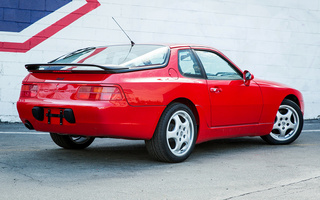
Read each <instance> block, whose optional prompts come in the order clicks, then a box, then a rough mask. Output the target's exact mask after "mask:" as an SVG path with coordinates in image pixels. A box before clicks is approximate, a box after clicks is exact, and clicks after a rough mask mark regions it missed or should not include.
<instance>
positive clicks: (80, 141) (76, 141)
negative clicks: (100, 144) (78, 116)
mask: <svg viewBox="0 0 320 200" xmlns="http://www.w3.org/2000/svg"><path fill="white" fill-rule="evenodd" d="M50 136H51V138H52V140H53V141H54V143H56V144H57V145H58V146H60V147H63V148H65V149H84V148H87V147H88V146H89V145H90V144H91V143H92V142H93V140H94V137H84V136H70V135H60V134H57V133H50Z"/></svg>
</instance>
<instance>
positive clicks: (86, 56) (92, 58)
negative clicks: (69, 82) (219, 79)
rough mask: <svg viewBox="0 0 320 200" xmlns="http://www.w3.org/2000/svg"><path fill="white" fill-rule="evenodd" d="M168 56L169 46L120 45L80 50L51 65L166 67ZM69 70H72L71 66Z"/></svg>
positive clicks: (43, 68) (74, 68) (54, 61)
mask: <svg viewBox="0 0 320 200" xmlns="http://www.w3.org/2000/svg"><path fill="white" fill-rule="evenodd" d="M168 56H169V48H168V47H167V46H162V45H134V46H131V45H118V46H107V47H97V48H95V47H92V48H85V49H80V50H77V51H75V52H72V53H70V54H67V55H64V56H61V57H59V58H57V59H55V60H53V61H51V62H50V64H73V63H77V64H93V65H101V66H112V67H114V68H117V67H119V68H124V67H125V68H135V67H144V66H158V65H164V64H165V63H166V62H167V60H168ZM66 67H67V66H66ZM52 68H54V69H52ZM67 68H70V66H68V67H67ZM76 68H77V66H75V67H73V69H72V70H77V69H76ZM39 70H65V68H63V67H61V66H59V67H57V66H42V67H41V69H39ZM69 70H70V69H69Z"/></svg>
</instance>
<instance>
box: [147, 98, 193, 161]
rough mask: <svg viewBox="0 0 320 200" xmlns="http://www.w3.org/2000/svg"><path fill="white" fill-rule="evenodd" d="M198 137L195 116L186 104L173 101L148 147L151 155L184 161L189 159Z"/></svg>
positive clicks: (159, 158) (163, 159)
mask: <svg viewBox="0 0 320 200" xmlns="http://www.w3.org/2000/svg"><path fill="white" fill-rule="evenodd" d="M196 139H197V124H196V120H195V117H194V115H193V113H192V111H191V110H190V108H189V107H187V106H186V105H184V104H181V103H173V104H171V105H170V106H169V107H168V108H166V110H165V111H164V113H163V114H162V116H161V118H160V120H159V122H158V126H157V129H156V131H155V133H154V135H153V137H152V139H151V140H146V147H147V150H148V152H149V154H150V155H151V156H153V157H154V158H155V159H157V160H160V161H164V162H182V161H184V160H185V159H187V158H188V157H189V156H190V154H191V152H192V150H193V148H194V146H195V142H196Z"/></svg>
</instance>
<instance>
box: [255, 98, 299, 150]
mask: <svg viewBox="0 0 320 200" xmlns="http://www.w3.org/2000/svg"><path fill="white" fill-rule="evenodd" d="M302 127H303V116H302V112H301V110H300V108H299V106H298V105H297V104H296V103H294V102H293V101H291V100H288V99H285V100H283V102H282V103H281V105H280V107H279V110H278V112H277V115H276V118H275V121H274V125H273V129H272V131H271V133H270V134H269V135H265V136H261V138H262V139H263V140H265V141H266V142H268V143H269V144H290V143H292V142H293V141H295V140H296V139H297V138H298V137H299V135H300V133H301V131H302Z"/></svg>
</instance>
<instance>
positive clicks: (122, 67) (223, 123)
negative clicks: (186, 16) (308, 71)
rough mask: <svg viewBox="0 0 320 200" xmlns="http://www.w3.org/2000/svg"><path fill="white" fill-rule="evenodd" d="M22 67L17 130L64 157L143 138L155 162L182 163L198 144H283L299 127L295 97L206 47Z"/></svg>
mask: <svg viewBox="0 0 320 200" xmlns="http://www.w3.org/2000/svg"><path fill="white" fill-rule="evenodd" d="M26 68H27V69H28V71H29V72H30V73H29V74H28V75H27V77H26V78H25V79H24V80H23V82H22V88H21V95H20V99H19V101H18V102H17V108H18V111H19V115H20V118H21V120H22V122H23V123H24V124H25V125H26V127H28V128H29V129H35V130H37V131H45V132H50V135H51V137H52V140H53V141H54V142H55V143H56V144H57V145H58V146H60V147H63V148H67V149H82V148H86V147H88V146H89V145H90V144H91V143H92V142H93V140H94V138H95V137H112V138H127V139H140V140H145V143H146V147H147V150H148V152H149V153H150V155H151V156H153V157H154V158H155V159H157V160H160V161H166V162H181V161H183V160H185V159H186V158H188V156H189V155H190V154H191V152H192V150H193V148H194V146H195V144H196V143H201V142H205V141H208V140H212V139H218V138H231V137H240V136H261V137H262V139H264V140H265V141H266V142H268V143H270V144H289V143H291V142H293V141H294V140H296V139H297V138H298V136H299V135H300V132H301V130H302V127H303V110H304V103H303V98H302V95H301V93H300V92H299V91H297V90H295V89H292V88H290V87H287V86H284V85H281V84H278V83H274V82H269V81H263V80H257V79H254V77H253V75H252V74H251V73H250V72H248V71H242V70H240V69H239V68H238V67H237V66H236V65H235V64H234V63H233V62H232V61H231V60H229V59H228V58H227V57H226V56H225V55H223V54H222V53H221V52H220V51H218V50H216V49H213V48H211V47H205V46H192V45H191V46H190V45H150V44H132V45H113V46H104V47H90V48H85V49H80V50H77V51H75V52H72V53H70V54H67V55H64V56H62V57H59V58H57V59H55V60H53V61H51V62H49V63H46V64H27V65H26Z"/></svg>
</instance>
